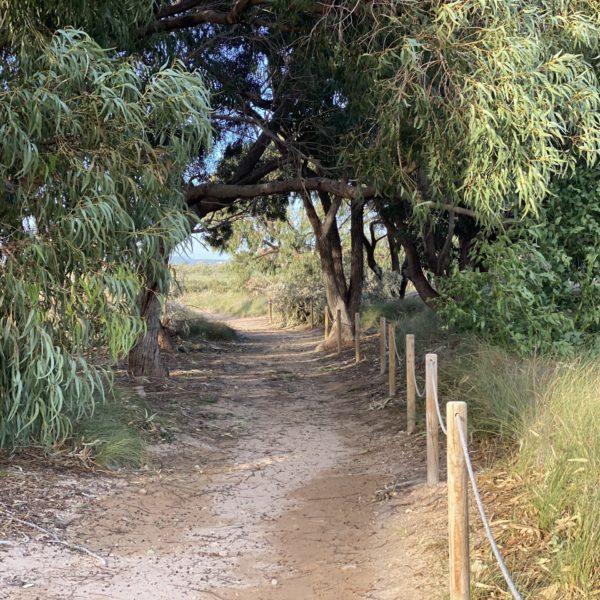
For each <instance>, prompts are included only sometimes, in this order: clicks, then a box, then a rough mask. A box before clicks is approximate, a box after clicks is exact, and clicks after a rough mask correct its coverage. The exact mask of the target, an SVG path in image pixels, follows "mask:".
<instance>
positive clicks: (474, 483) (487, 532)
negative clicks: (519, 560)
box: [455, 415, 523, 600]
mask: <svg viewBox="0 0 600 600" xmlns="http://www.w3.org/2000/svg"><path fill="white" fill-rule="evenodd" d="M455 419H456V427H457V429H458V436H459V438H460V445H461V447H462V451H463V454H464V456H465V462H466V465H467V473H468V474H469V480H470V482H471V488H472V489H473V496H474V497H475V502H476V504H477V510H478V511H479V516H480V518H481V522H482V523H483V528H484V530H485V535H486V537H487V539H488V542H489V543H490V546H491V547H492V552H493V553H494V557H495V558H496V562H497V563H498V566H499V567H500V571H502V576H503V577H504V581H506V585H508V589H509V590H510V592H511V594H512V596H513V598H514V599H515V600H523V598H522V596H521V594H519V592H518V590H517V587H516V586H515V584H514V581H513V580H512V577H511V576H510V573H509V572H508V568H507V566H506V563H505V562H504V558H503V557H502V552H501V551H500V548H498V544H497V543H496V540H495V539H494V534H493V533H492V528H491V526H490V523H489V521H488V518H487V514H486V512H485V507H484V506H483V501H482V500H481V494H480V493H479V488H478V487H477V479H476V477H475V471H474V470H473V464H472V463H471V457H470V455H469V448H468V446H467V440H466V437H465V432H464V429H463V426H462V421H461V419H460V417H459V416H458V415H456V416H455Z"/></svg>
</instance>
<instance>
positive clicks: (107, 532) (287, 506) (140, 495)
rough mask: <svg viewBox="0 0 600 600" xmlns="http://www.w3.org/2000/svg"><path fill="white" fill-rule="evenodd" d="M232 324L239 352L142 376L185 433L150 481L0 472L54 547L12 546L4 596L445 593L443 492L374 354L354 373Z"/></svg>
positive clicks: (398, 599) (285, 334)
mask: <svg viewBox="0 0 600 600" xmlns="http://www.w3.org/2000/svg"><path fill="white" fill-rule="evenodd" d="M230 324H231V325H232V326H234V327H235V328H236V329H237V330H238V331H239V332H240V340H239V341H238V342H236V343H234V344H226V345H223V344H219V345H214V344H213V345H211V346H210V348H209V349H208V350H207V351H202V352H191V353H176V354H173V355H171V356H170V357H169V361H170V366H171V377H170V379H169V380H166V381H158V382H156V381H154V382H152V381H136V382H130V385H133V386H142V388H141V389H142V393H143V394H145V395H146V400H147V401H148V402H149V403H150V404H151V405H152V407H153V408H154V409H155V410H156V411H157V412H158V413H159V414H160V415H161V418H163V419H165V422H166V423H168V427H169V429H170V430H171V431H173V432H174V434H175V440H174V441H173V442H171V443H162V444H158V445H155V446H152V447H151V448H150V456H149V461H148V466H147V467H146V468H145V469H143V470H141V471H138V472H121V473H118V474H114V475H109V474H103V473H81V472H79V471H71V470H68V469H66V470H65V469H59V468H56V467H43V466H41V465H40V464H39V463H38V464H35V463H32V464H30V463H27V464H26V465H25V466H23V464H22V463H19V461H11V462H9V463H7V464H5V465H2V466H0V469H1V471H0V475H2V478H0V483H1V481H2V479H4V480H5V481H7V482H9V483H10V484H11V485H7V486H6V488H5V489H4V490H2V489H0V506H4V508H5V509H8V510H10V511H11V512H14V513H16V514H26V515H27V516H28V519H27V520H30V521H31V522H35V523H36V524H38V525H40V526H42V527H43V528H44V529H47V530H48V531H51V532H52V533H54V534H56V536H57V538H55V539H53V538H51V537H49V536H48V535H46V534H44V533H42V532H40V531H37V530H35V529H32V528H31V527H29V526H27V525H22V526H21V527H19V529H17V530H16V531H15V532H14V533H13V535H12V536H11V537H10V538H4V539H2V540H0V598H1V599H5V598H11V599H13V598H14V599H18V600H33V599H39V600H42V599H43V600H55V599H56V600H58V599H66V598H76V599H89V600H100V599H106V598H110V599H112V600H134V599H144V600H149V599H156V600H159V599H161V600H162V599H181V600H187V599H198V600H214V599H215V598H216V599H217V600H234V599H240V600H275V599H278V600H311V599H313V598H315V599H316V598H319V599H325V600H353V599H371V600H412V599H428V600H435V599H437V598H444V597H446V584H445V574H444V569H445V563H446V559H445V553H446V550H445V545H446V542H445V540H446V533H445V528H444V527H445V526H444V510H445V489H444V487H443V486H440V487H438V488H435V489H432V488H428V487H426V486H425V485H423V481H424V465H425V459H424V440H423V437H422V435H419V434H417V435H413V436H408V435H406V434H405V433H404V432H403V429H404V420H403V416H402V413H403V408H404V407H403V404H402V402H401V401H400V400H396V401H394V402H391V403H389V404H388V405H387V407H386V408H385V409H378V408H377V406H378V405H379V403H380V402H381V401H383V400H384V399H385V397H386V387H385V381H384V380H383V378H382V377H380V376H379V374H378V370H379V368H378V365H377V364H376V363H377V358H376V356H377V350H376V347H375V342H373V343H372V344H371V345H370V346H369V345H367V347H366V348H365V353H366V357H367V358H366V360H364V361H363V362H362V363H361V364H359V365H355V364H354V354H353V351H352V350H350V349H349V350H348V351H345V352H344V353H343V356H342V359H341V360H340V358H339V357H337V356H335V355H327V354H323V353H317V352H315V351H314V348H315V346H316V344H317V342H318V341H319V339H318V336H319V332H317V331H312V332H307V331H282V330H272V329H270V328H269V327H268V326H267V324H266V322H265V320H264V319H240V320H235V321H231V323H230ZM402 394H403V390H402V389H401V390H400V392H399V397H401V396H402ZM15 482H17V483H18V482H22V483H23V492H22V493H19V492H18V489H19V488H18V487H17V486H16V485H15ZM15 490H16V491H15ZM25 509H27V510H25ZM13 525H14V523H13ZM11 531H13V530H12V529H11ZM57 539H59V540H61V541H66V542H68V543H71V544H76V545H81V546H84V547H85V548H86V549H89V550H90V551H92V552H93V553H94V554H95V555H97V556H91V555H89V554H86V553H85V552H84V551H82V550H77V549H75V548H70V547H67V546H65V545H63V544H59V543H57ZM100 558H102V559H104V560H105V564H103V563H102V562H101V561H100V560H99V559H100Z"/></svg>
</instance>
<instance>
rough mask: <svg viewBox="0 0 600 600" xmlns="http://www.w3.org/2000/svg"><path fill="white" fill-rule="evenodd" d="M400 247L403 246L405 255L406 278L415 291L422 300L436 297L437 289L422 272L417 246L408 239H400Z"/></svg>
mask: <svg viewBox="0 0 600 600" xmlns="http://www.w3.org/2000/svg"><path fill="white" fill-rule="evenodd" d="M401 243H402V247H403V248H404V254H405V256H406V263H407V269H406V271H407V274H408V278H409V279H410V280H411V281H412V283H413V285H414V286H415V289H416V290H417V293H418V294H419V296H420V297H421V299H422V300H425V301H427V300H430V299H432V298H437V296H438V293H437V291H436V290H435V289H434V288H433V287H432V286H431V284H430V283H429V281H428V280H427V277H425V273H423V268H422V267H421V260H420V258H419V253H418V252H417V247H416V246H415V244H414V243H413V242H412V240H409V239H403V240H402V242H401Z"/></svg>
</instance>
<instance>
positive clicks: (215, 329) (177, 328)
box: [167, 302, 236, 342]
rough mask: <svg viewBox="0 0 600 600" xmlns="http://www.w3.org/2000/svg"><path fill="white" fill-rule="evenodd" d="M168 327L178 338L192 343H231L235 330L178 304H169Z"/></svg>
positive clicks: (234, 336)
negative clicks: (205, 341) (207, 341)
mask: <svg viewBox="0 0 600 600" xmlns="http://www.w3.org/2000/svg"><path fill="white" fill-rule="evenodd" d="M168 309H169V311H168V312H169V316H168V320H167V323H168V327H169V329H170V331H171V332H172V333H174V334H175V335H177V336H178V337H180V338H182V339H184V340H189V341H192V342H196V341H201V340H209V341H224V342H231V341H233V340H234V339H235V338H236V332H235V329H232V328H231V327H229V325H226V324H225V323H221V322H220V321H212V320H210V319H207V318H205V317H203V316H202V315H199V314H198V313H197V312H196V311H194V310H190V309H189V308H188V307H186V306H183V305H182V304H179V303H173V302H171V303H169V305H168Z"/></svg>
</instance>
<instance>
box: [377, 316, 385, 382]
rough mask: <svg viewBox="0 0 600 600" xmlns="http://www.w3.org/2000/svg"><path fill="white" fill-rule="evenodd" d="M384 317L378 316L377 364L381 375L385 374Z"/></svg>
mask: <svg viewBox="0 0 600 600" xmlns="http://www.w3.org/2000/svg"><path fill="white" fill-rule="evenodd" d="M385 330H386V324H385V317H380V318H379V366H380V373H381V375H383V374H385V333H386V331H385Z"/></svg>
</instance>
